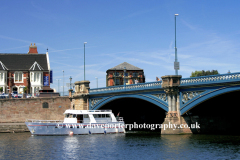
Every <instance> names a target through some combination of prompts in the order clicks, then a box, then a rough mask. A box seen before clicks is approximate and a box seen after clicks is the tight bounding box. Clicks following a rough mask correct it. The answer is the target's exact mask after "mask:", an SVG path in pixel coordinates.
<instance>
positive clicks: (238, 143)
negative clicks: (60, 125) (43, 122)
mask: <svg viewBox="0 0 240 160" xmlns="http://www.w3.org/2000/svg"><path fill="white" fill-rule="evenodd" d="M0 159H8V160H9V159H240V136H230V135H192V134H189V135H160V134H159V133H150V132H127V133H126V134H107V135H104V134H102V135H74V136H31V134H30V133H29V132H25V133H0Z"/></svg>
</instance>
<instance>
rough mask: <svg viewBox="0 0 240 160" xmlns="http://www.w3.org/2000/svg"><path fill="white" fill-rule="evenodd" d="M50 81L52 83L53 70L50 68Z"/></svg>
mask: <svg viewBox="0 0 240 160" xmlns="http://www.w3.org/2000/svg"><path fill="white" fill-rule="evenodd" d="M50 83H53V71H52V70H50Z"/></svg>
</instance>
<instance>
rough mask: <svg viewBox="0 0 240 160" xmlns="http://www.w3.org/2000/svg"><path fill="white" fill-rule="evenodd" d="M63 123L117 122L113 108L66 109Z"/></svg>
mask: <svg viewBox="0 0 240 160" xmlns="http://www.w3.org/2000/svg"><path fill="white" fill-rule="evenodd" d="M64 115H65V118H64V122H63V123H107V122H117V119H116V117H115V116H114V114H113V113H112V111H111V110H66V111H65V112H64Z"/></svg>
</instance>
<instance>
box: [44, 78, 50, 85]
mask: <svg viewBox="0 0 240 160" xmlns="http://www.w3.org/2000/svg"><path fill="white" fill-rule="evenodd" d="M43 85H44V86H49V78H48V76H43Z"/></svg>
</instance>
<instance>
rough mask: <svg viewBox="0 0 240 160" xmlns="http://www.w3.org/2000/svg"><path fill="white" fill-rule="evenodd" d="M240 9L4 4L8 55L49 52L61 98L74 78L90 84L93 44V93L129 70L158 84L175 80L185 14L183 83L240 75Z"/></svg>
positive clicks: (142, 1) (7, 0)
mask: <svg viewBox="0 0 240 160" xmlns="http://www.w3.org/2000/svg"><path fill="white" fill-rule="evenodd" d="M239 7H240V1H237V0H230V1H227V0H201V1H199V0H61V1H59V0H21V1H19V0H1V1H0V53H27V52H28V50H29V46H30V44H31V43H36V45H37V47H38V53H39V54H41V53H46V51H47V48H48V53H49V58H50V66H51V69H52V70H53V80H54V81H53V84H51V88H54V89H56V90H58V86H59V90H60V91H61V90H62V89H63V79H64V86H66V84H65V83H69V78H70V76H72V81H73V82H76V81H81V80H83V79H84V42H87V44H86V45H85V56H86V57H85V63H86V65H85V68H86V80H89V81H90V88H96V87H97V79H98V87H99V88H100V87H105V86H106V71H107V70H108V69H110V68H112V67H115V66H117V65H118V64H120V63H123V62H128V63H130V64H132V65H134V66H137V67H139V68H142V69H144V74H145V76H146V82H153V81H155V80H156V77H161V76H164V75H174V74H175V70H174V66H173V64H174V60H175V49H174V47H175V20H174V15H175V14H179V16H177V17H176V26H177V30H176V32H177V33H176V37H177V54H178V61H179V62H180V70H179V71H178V74H179V75H182V77H183V78H187V77H190V75H191V72H194V71H195V70H218V72H219V73H221V74H223V73H227V72H228V71H230V72H239V71H240V69H239V59H240V54H239V51H240V43H239V39H240V18H239V15H240V10H239ZM63 70H64V75H63ZM96 77H97V78H96ZM57 79H61V80H57ZM58 82H59V83H58ZM68 89H69V88H68V87H64V90H65V91H66V90H68Z"/></svg>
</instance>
